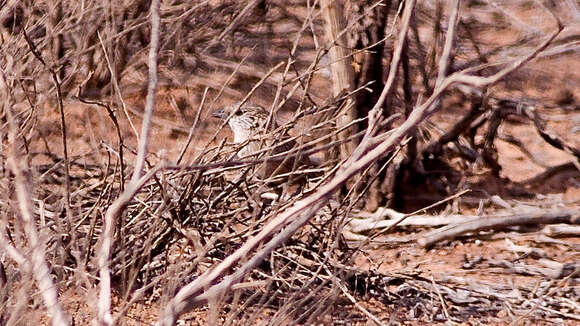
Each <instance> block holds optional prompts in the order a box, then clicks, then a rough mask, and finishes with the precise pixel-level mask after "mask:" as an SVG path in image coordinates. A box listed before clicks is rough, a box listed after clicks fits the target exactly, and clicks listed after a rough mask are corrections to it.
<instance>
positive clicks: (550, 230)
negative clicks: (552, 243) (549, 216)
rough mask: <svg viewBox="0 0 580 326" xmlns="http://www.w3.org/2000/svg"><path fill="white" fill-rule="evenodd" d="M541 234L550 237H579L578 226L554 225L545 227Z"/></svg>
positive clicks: (579, 227)
mask: <svg viewBox="0 0 580 326" xmlns="http://www.w3.org/2000/svg"><path fill="white" fill-rule="evenodd" d="M542 233H543V234H545V235H547V236H550V237H566V236H576V237H578V236H580V225H568V224H556V225H547V226H545V227H544V228H543V229H542Z"/></svg>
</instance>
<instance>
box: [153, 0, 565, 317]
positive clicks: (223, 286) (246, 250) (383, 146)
mask: <svg viewBox="0 0 580 326" xmlns="http://www.w3.org/2000/svg"><path fill="white" fill-rule="evenodd" d="M414 5H415V2H414V1H408V2H406V6H405V10H404V13H403V26H406V27H404V28H403V30H407V29H408V25H409V20H410V17H411V13H412V11H413V8H414ZM561 30H562V27H561V26H560V28H559V29H558V30H557V31H556V32H554V33H553V34H552V35H551V36H550V37H549V38H548V39H547V40H545V41H544V42H543V43H542V44H541V45H540V46H539V47H538V48H536V49H535V50H533V51H531V52H530V53H529V54H528V55H526V56H524V57H522V58H521V59H519V60H516V61H515V62H514V63H512V64H511V65H509V66H508V67H506V68H504V69H503V70H501V71H499V72H498V73H496V74H494V75H492V76H489V77H475V76H470V75H467V74H466V73H454V74H452V75H451V76H449V77H447V78H445V79H444V80H443V81H442V83H441V85H439V86H438V87H437V88H436V90H435V92H434V93H433V95H432V96H431V97H430V98H429V99H427V100H426V101H425V103H423V104H422V105H420V106H418V107H417V108H415V110H414V111H413V112H412V113H411V115H410V116H409V118H408V119H407V120H406V121H405V122H404V123H403V124H402V125H401V126H400V127H398V128H396V129H395V130H394V131H393V133H392V134H390V136H389V137H387V138H385V139H384V140H383V141H382V142H380V143H378V144H377V145H376V147H374V148H372V149H369V147H368V146H369V144H372V143H373V142H372V138H371V136H369V135H367V136H366V137H365V138H368V139H366V141H365V140H363V141H362V142H361V144H360V145H359V148H357V149H356V150H355V152H354V153H353V154H352V156H351V157H350V158H349V159H348V160H347V162H345V164H344V165H343V166H342V167H341V168H340V169H339V171H338V172H337V174H336V176H335V177H334V178H333V179H331V180H330V181H329V182H328V183H327V184H325V185H322V186H321V187H320V188H319V189H318V190H317V191H316V192H315V193H313V194H312V195H309V196H308V197H306V198H304V199H302V200H300V201H298V202H296V203H295V204H294V205H293V206H291V207H289V208H288V209H286V210H284V211H283V212H281V213H279V214H278V215H277V216H276V217H275V218H274V219H273V220H272V221H270V222H269V223H268V224H266V225H265V226H264V227H263V228H262V229H261V230H260V232H259V233H258V234H257V235H255V236H253V237H252V238H250V239H249V240H248V241H246V243H245V244H244V245H243V246H242V247H241V248H239V249H238V250H236V251H235V252H234V253H233V254H231V255H230V256H228V257H227V258H226V259H224V260H223V261H222V262H221V263H220V264H218V265H217V266H216V267H214V268H213V269H211V270H210V271H208V272H206V273H204V274H202V275H200V276H199V277H198V278H197V279H196V280H195V281H193V282H191V283H189V284H188V285H186V286H185V287H183V288H182V289H181V290H180V291H179V292H178V293H177V295H176V296H175V297H174V298H173V299H171V301H170V302H169V303H168V304H167V306H166V307H165V309H164V310H163V311H162V312H161V313H160V318H159V320H158V325H163V326H169V325H173V324H174V323H175V322H176V320H177V318H178V316H180V315H181V314H183V313H184V312H186V311H188V310H189V309H191V308H192V307H193V306H195V305H198V304H200V303H203V302H207V300H208V299H210V298H216V297H217V296H223V295H226V294H227V293H228V291H229V289H230V288H231V286H232V285H233V284H235V283H237V282H239V281H241V280H242V279H243V278H244V277H245V275H246V274H245V273H246V272H249V271H250V270H251V269H252V268H254V267H255V266H256V265H257V264H259V263H260V262H261V261H262V259H263V258H264V257H265V256H266V255H267V254H268V253H270V252H271V251H272V250H274V249H275V248H276V247H278V246H279V245H281V244H282V243H284V241H285V240H287V239H288V238H289V237H290V236H291V235H292V234H293V233H294V232H296V230H298V229H299V228H300V227H302V226H303V225H304V224H305V223H307V222H308V221H309V220H310V218H311V217H312V216H313V215H314V214H315V213H316V211H317V209H319V208H320V207H322V206H323V205H324V204H325V203H326V202H327V201H328V200H329V198H330V196H331V195H332V194H333V193H334V192H335V191H336V190H337V189H339V188H340V187H342V186H343V185H344V184H345V183H346V182H347V181H348V180H349V179H350V178H352V177H353V176H355V175H356V174H358V173H359V172H360V171H362V170H364V169H365V168H366V167H368V166H369V165H370V164H371V163H373V162H375V161H376V160H377V159H378V158H379V157H381V156H382V155H384V154H385V153H387V152H389V151H392V150H393V149H394V148H395V147H396V146H397V145H398V144H399V143H400V142H401V141H402V140H403V139H404V137H405V136H406V135H408V134H409V133H410V132H412V131H413V130H414V129H415V128H416V127H417V125H418V124H419V123H421V122H422V121H423V120H425V119H426V118H427V117H428V116H429V115H430V114H432V113H433V112H434V111H436V107H435V105H434V104H435V103H436V102H437V101H438V99H439V98H440V97H441V96H442V94H443V92H444V91H446V90H447V89H448V88H449V87H451V86H453V85H455V84H458V83H459V84H467V85H472V86H476V87H484V86H488V85H490V84H494V83H496V82H498V81H499V80H500V79H501V78H503V77H505V76H506V75H508V74H509V73H511V72H513V71H514V70H516V69H517V68H519V67H520V66H521V65H523V64H524V63H526V62H528V61H530V60H531V59H533V58H534V57H535V56H536V55H537V54H538V53H539V52H541V51H542V50H544V49H545V48H546V47H547V46H548V45H549V44H550V43H551V42H552V41H553V40H554V38H555V37H556V36H557V35H558V34H559V33H560V32H561ZM404 37H405V34H403V35H402V37H401V38H400V41H402V39H404ZM390 87H391V85H387V86H385V88H384V89H383V92H382V93H381V97H380V98H379V101H378V102H377V103H376V105H375V108H378V107H381V106H382V104H383V102H384V100H385V94H386V93H388V91H389V89H390ZM372 111H376V109H374V108H373V110H372ZM372 111H371V113H372ZM374 120H376V119H375V118H369V121H374ZM375 123H376V122H375ZM369 128H370V127H369ZM367 150H368V152H367ZM282 229H283V231H281V230H282ZM279 231H280V232H279ZM276 232H279V233H278V234H277V235H274V234H275V233H276ZM272 236H274V238H272V240H270V241H268V242H267V243H266V244H265V245H264V247H263V248H262V249H260V250H259V251H258V252H257V253H255V254H254V255H253V256H249V255H250V254H251V253H252V251H254V250H256V249H257V248H258V246H259V245H260V244H261V243H262V242H264V241H266V239H268V238H271V237H272ZM248 257H251V258H249V261H248V262H247V263H245V264H244V265H243V266H242V267H240V268H239V269H238V270H237V271H236V272H235V273H233V274H230V275H228V274H227V271H228V270H231V269H232V268H233V267H234V266H235V265H236V264H237V263H238V262H239V261H240V260H241V259H243V258H248ZM219 279H223V280H222V281H221V282H219V283H217V284H216V283H215V282H217V281H218V280H219ZM202 299H203V300H202Z"/></svg>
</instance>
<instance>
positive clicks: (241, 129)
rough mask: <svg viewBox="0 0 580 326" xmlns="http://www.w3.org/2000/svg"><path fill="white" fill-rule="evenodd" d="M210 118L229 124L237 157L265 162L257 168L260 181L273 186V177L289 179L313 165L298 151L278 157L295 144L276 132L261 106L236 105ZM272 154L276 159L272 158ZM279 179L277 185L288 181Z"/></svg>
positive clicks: (290, 138) (292, 140) (272, 120)
mask: <svg viewBox="0 0 580 326" xmlns="http://www.w3.org/2000/svg"><path fill="white" fill-rule="evenodd" d="M213 116H214V117H216V118H219V119H221V120H222V121H226V120H227V121H228V125H229V127H230V129H231V130H232V132H233V134H234V143H235V144H238V145H239V146H241V148H240V149H239V150H238V153H237V155H238V157H239V158H244V157H246V158H248V157H249V158H251V159H265V161H264V163H263V164H261V165H260V166H259V168H258V169H257V173H256V176H257V177H258V178H259V179H262V180H270V183H276V181H274V180H273V179H275V177H276V176H282V175H284V176H289V175H288V174H289V173H290V172H293V171H296V170H297V169H298V168H300V167H313V166H314V165H315V164H314V163H313V162H312V160H311V159H310V158H309V157H308V155H304V154H301V153H300V152H298V153H292V154H288V155H279V154H282V153H287V152H288V151H290V150H292V149H294V148H295V147H296V145H297V143H296V141H295V140H294V139H292V137H290V135H289V134H288V133H287V132H286V131H283V132H282V133H281V134H279V133H276V131H277V130H278V129H279V127H278V124H277V123H276V120H275V119H274V117H273V116H270V113H269V112H268V111H267V110H266V109H265V108H263V107H262V106H259V105H256V104H253V103H241V102H237V103H234V104H232V105H229V106H225V107H223V108H222V109H219V110H217V111H215V112H213ZM228 118H229V120H228ZM274 155H277V156H275V157H274V158H272V156H274ZM279 179H282V180H278V182H280V181H288V178H287V177H286V178H284V177H282V178H279ZM284 179H285V180H284ZM294 179H295V180H294V182H296V181H297V180H298V179H301V178H300V177H298V178H297V177H296V176H294ZM300 182H301V181H300Z"/></svg>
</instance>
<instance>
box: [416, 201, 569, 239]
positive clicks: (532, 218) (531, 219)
mask: <svg viewBox="0 0 580 326" xmlns="http://www.w3.org/2000/svg"><path fill="white" fill-rule="evenodd" d="M578 216H579V213H578V212H577V211H573V210H564V209H554V210H550V211H542V210H540V211H538V212H533V213H522V214H515V215H511V216H501V217H481V218H480V219H478V220H475V221H469V222H465V223H460V224H454V225H450V226H447V227H443V228H440V229H438V230H435V231H433V232H430V233H429V234H427V235H425V236H423V237H422V238H420V239H419V240H418V241H417V242H418V243H419V244H420V245H421V246H423V247H431V246H433V245H434V244H435V243H437V242H440V241H443V240H452V239H455V238H457V237H459V236H461V235H463V234H466V233H471V232H478V231H484V230H490V229H496V230H499V229H504V228H507V227H510V226H521V225H538V224H556V223H573V221H574V220H575V219H577V218H578Z"/></svg>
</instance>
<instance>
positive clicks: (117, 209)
mask: <svg viewBox="0 0 580 326" xmlns="http://www.w3.org/2000/svg"><path fill="white" fill-rule="evenodd" d="M159 6H160V1H159V0H153V1H151V7H150V14H151V44H150V48H149V85H148V88H147V98H146V104H145V116H144V118H143V124H142V128H141V135H140V138H139V149H138V152H137V159H136V162H135V169H134V171H133V177H132V178H131V182H130V183H129V185H128V186H127V188H126V189H125V191H124V192H123V193H122V194H121V195H119V198H117V199H116V200H115V202H114V203H113V204H112V205H111V206H109V208H108V209H107V212H106V214H105V221H104V231H103V234H102V237H101V247H100V250H99V253H98V257H97V258H98V267H99V276H100V278H101V282H100V289H99V305H98V321H99V323H100V324H101V325H112V323H113V317H112V315H111V275H110V274H111V273H110V270H109V264H110V258H111V249H112V246H113V242H114V236H115V235H114V230H115V225H116V224H117V223H116V222H117V221H118V220H119V218H120V216H121V214H123V211H124V210H125V208H126V207H127V205H128V204H129V202H130V201H131V200H132V199H133V197H134V196H135V194H136V193H137V191H139V190H140V189H141V187H142V186H143V184H144V183H145V182H146V181H147V180H149V178H151V177H153V176H154V175H155V173H156V172H157V169H152V170H150V171H149V172H148V173H147V174H146V175H144V176H143V177H141V171H142V170H143V167H144V165H145V158H146V156H147V145H148V143H149V132H150V129H151V118H152V115H153V109H154V106H155V96H156V90H157V51H158V48H159V32H160V31H159V26H160V17H159Z"/></svg>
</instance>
